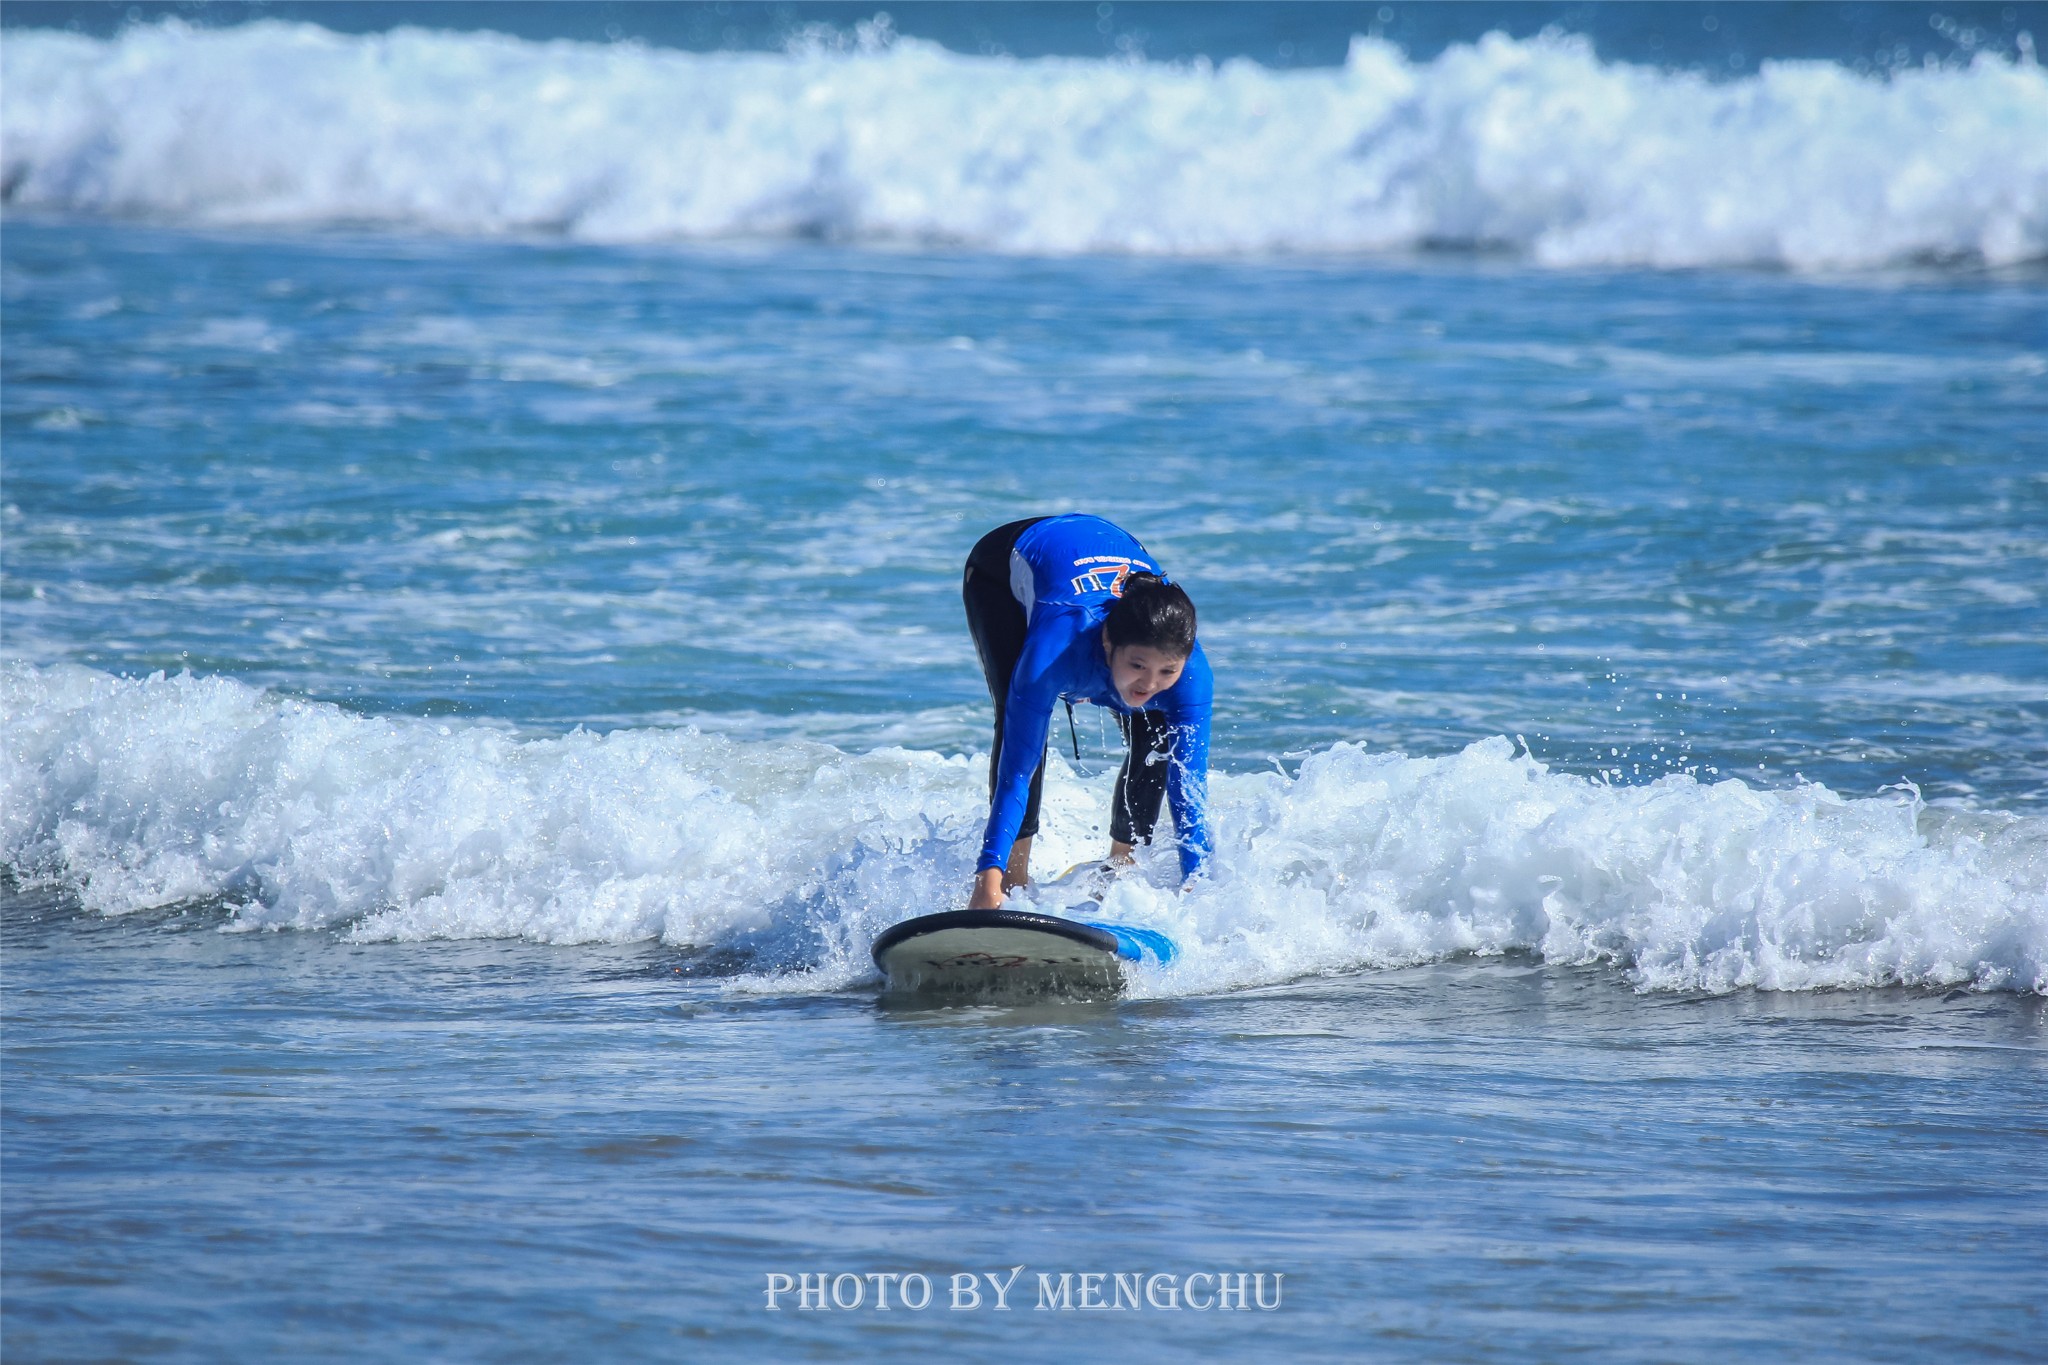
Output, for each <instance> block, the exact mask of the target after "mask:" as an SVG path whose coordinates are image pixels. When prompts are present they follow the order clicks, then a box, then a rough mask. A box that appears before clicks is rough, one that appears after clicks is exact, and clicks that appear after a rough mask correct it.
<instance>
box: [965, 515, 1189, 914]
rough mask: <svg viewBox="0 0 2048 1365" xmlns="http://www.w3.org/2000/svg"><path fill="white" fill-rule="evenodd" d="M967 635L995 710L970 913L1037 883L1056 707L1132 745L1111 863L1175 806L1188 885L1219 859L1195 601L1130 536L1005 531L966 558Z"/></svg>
mask: <svg viewBox="0 0 2048 1365" xmlns="http://www.w3.org/2000/svg"><path fill="white" fill-rule="evenodd" d="M961 595H962V596H963V597H964V598H965V600H966V604H967V629H968V631H969V632H970V633H971V634H972V635H973V636H974V649H975V652H976V653H977V654H979V655H980V656H981V671H982V673H983V675H984V676H985V677H986V678H987V680H988V690H989V695H990V696H991V697H992V698H993V699H994V701H995V710H996V725H995V747H994V748H993V749H992V750H991V752H990V757H989V812H988V824H987V826H986V828H985V829H984V831H983V833H982V841H981V858H980V860H979V862H977V863H976V865H975V876H974V894H973V898H972V899H971V900H970V901H969V902H968V909H970V910H993V909H996V908H998V907H999V906H1001V905H1002V903H1003V894H1004V892H1006V891H1008V890H1009V889H1010V888H1012V887H1017V886H1023V885H1025V884H1026V883H1028V882H1029V881H1030V880H1031V840H1032V837H1033V836H1034V835H1035V834H1037V832H1038V803H1039V792H1040V789H1041V788H1042V787H1043V785H1044V782H1045V744H1046V736H1047V734H1048V733H1049V732H1050V730H1051V727H1052V712H1053V705H1054V703H1056V702H1060V701H1064V702H1065V703H1066V704H1067V706H1068V708H1069V711H1068V722H1069V724H1070V725H1071V724H1072V707H1073V704H1074V703H1075V702H1083V701H1085V702H1093V703H1095V704H1096V705H1097V706H1106V707H1108V708H1109V709H1110V710H1112V711H1114V712H1115V713H1116V716H1117V724H1118V727H1119V728H1120V729H1121V730H1122V731H1123V733H1124V737H1125V739H1126V740H1127V741H1128V742H1129V745H1130V749H1129V752H1128V753H1127V754H1126V755H1125V757H1124V765H1123V771H1121V772H1120V773H1118V774H1117V779H1116V795H1115V797H1114V799H1113V800H1112V802H1111V805H1110V816H1109V840H1110V843H1109V861H1110V862H1111V863H1112V864H1121V863H1129V862H1130V861H1132V850H1133V849H1134V848H1135V847H1136V846H1137V845H1139V844H1149V843H1150V842H1151V841H1152V830H1153V827H1154V825H1156V824H1157V823H1158V819H1159V805H1160V801H1161V799H1162V797H1163V798H1165V799H1166V800H1167V801H1168V802H1169V804H1170V805H1171V807H1172V813H1173V828H1174V836H1175V840H1176V842H1177V844H1178V846H1179V851H1180V866H1181V876H1182V877H1183V879H1185V878H1188V877H1192V876H1194V875H1195V873H1196V872H1197V871H1199V870H1200V869H1201V867H1202V865H1203V863H1204V861H1205V860H1206V859H1207V857H1208V856H1209V850H1210V840H1209V825H1208V819H1207V816H1206V813H1205V806H1206V795H1207V791H1208V773H1209V711H1210V697H1211V692H1212V683H1211V678H1210V673H1209V661H1208V660H1207V659H1206V658H1205V657H1203V654H1202V646H1201V644H1200V643H1199V642H1198V641H1197V640H1196V639H1195V604H1194V603H1193V602H1191V601H1189V600H1188V595H1187V593H1186V592H1185V591H1183V590H1182V589H1181V587H1180V585H1179V584H1177V583H1175V582H1173V581H1172V580H1171V579H1170V578H1168V577H1166V575H1165V574H1164V573H1162V572H1161V571H1160V569H1159V566H1158V565H1157V564H1156V563H1154V562H1153V560H1152V557H1151V556H1150V555H1149V554H1147V553H1146V551H1145V547H1144V546H1142V545H1140V544H1139V543H1138V541H1137V539H1136V538H1135V537H1133V536H1132V535H1131V534H1130V533H1129V532H1127V531H1125V530H1123V529H1122V528H1120V527H1118V526H1115V525H1113V524H1112V523H1110V522H1107V521H1104V520H1103V519H1102V518H1101V517H1091V516H1086V515H1082V514H1079V513H1073V514H1069V515H1066V516H1058V517H1032V518H1029V519H1027V520H1024V521H1014V522H1011V523H1010V524H1009V525H1007V526H999V527H997V528H996V529H995V530H993V531H990V532H989V533H988V534H987V535H985V536H983V537H982V538H981V540H980V541H979V542H977V543H976V544H975V547H974V549H973V550H972V551H971V552H970V553H969V554H968V556H967V571H966V574H965V576H964V578H963V579H962V582H961Z"/></svg>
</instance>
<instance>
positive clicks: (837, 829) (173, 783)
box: [0, 664, 2048, 994]
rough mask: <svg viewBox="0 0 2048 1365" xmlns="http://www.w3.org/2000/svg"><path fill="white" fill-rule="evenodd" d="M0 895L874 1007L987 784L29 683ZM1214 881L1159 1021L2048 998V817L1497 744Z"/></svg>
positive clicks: (981, 773) (318, 707)
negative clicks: (1571, 994)
mask: <svg viewBox="0 0 2048 1365" xmlns="http://www.w3.org/2000/svg"><path fill="white" fill-rule="evenodd" d="M0 725H4V733H5V753H4V756H0V864H4V865H5V866H6V867H7V869H8V871H9V875H10V876H11V877H12V878H13V879H14V880H15V881H16V883H17V884H24V885H44V886H51V887H57V888H62V889H64V890H65V891H67V892H69V893H70V894H73V895H75V896H76V897H77V898H78V899H79V900H80V901H82V902H83V904H84V905H85V906H86V907H88V908H89V909H91V910H95V911H98V912H101V913H105V914H123V913H130V912H135V911H141V910H147V909H151V908H157V907H163V906H168V905H176V904H185V903H191V902H206V901H211V902H216V903H225V904H226V905H227V906H229V907H230V908H231V911H230V912H231V916H232V917H231V920H230V924H231V927H235V928H245V929H257V928H297V929H328V930H334V931H338V932H342V933H345V934H346V935H348V936H349V937H351V938H354V939H358V940H418V939H426V938H488V937H523V938H528V939H534V940H539V941H544V942H553V943H578V942H631V941H636V940H652V939H660V940H663V941H665V942H668V943H671V944H679V945H680V944H689V945H695V946H699V947H716V948H724V949H729V950H731V951H732V954H733V955H734V957H735V958H736V959H737V960H740V961H744V962H746V963H748V964H750V965H751V967H752V969H753V970H754V971H755V972H756V975H755V976H754V977H752V978H751V979H750V988H753V989H773V990H817V989H835V988H838V987H842V986H848V985H854V984H858V983H860V982H862V981H864V980H868V979H871V978H872V976H873V971H872V968H871V967H870V966H869V963H868V957H867V948H868V945H869V943H870V942H872V940H873V938H874V936H875V935H876V934H877V933H879V932H880V931H881V929H883V928H884V927H886V926H888V925H889V924H892V923H895V922H896V921H898V920H901V919H904V918H906V917H908V916H910V915H913V914H920V913H926V912H929V911H931V910H933V909H938V908H945V907H948V906H952V905H955V904H957V903H958V902H959V901H960V900H961V898H962V897H963V896H964V894H965V890H966V886H967V882H968V878H969V872H970V869H971V867H972V865H973V860H974V856H975V853H976V851H977V849H978V845H979V839H980V826H981V818H982V814H983V811H984V804H983V802H984V796H983V792H984V788H983V782H984V780H985V772H986V769H985V766H984V764H985V760H983V759H980V758H970V757H948V756H943V755H940V754H936V753H930V752H922V751H916V750H909V749H900V748H892V749H881V750H877V751H875V752H872V753H866V754H853V753H846V752H843V751H841V750H838V749H834V748H832V747H830V746H827V745H822V744H814V743H805V742H800V741H787V740H779V741H756V742H747V741H740V740H733V739H729V738H721V737H715V736H710V735H705V734H699V733H697V732H695V731H691V730H668V729H637V730H619V731H614V732H612V733H609V734H601V735H600V734H592V733H586V732H581V731H579V732H576V733H573V734H569V735H563V736H554V737H533V736H521V735H518V734H515V733H512V732H510V731H508V730H505V729H501V728H495V727H492V726H488V725H478V724H466V723H444V722H436V721H430V720H421V719H414V718H408V717H389V716H385V717H366V716H361V715H355V714H351V713H349V712H346V711H343V710H341V709H340V708H338V707H334V706H331V705H326V704H322V703H310V702H304V701H297V700H292V699H288V698H284V697H281V696H278V695H276V694H273V693H270V692H266V691H262V690H259V689H256V688H252V687H249V686H246V685H244V684H241V683H237V682H234V681H231V680H227V679H221V678H196V677H191V676H178V677H165V676H163V675H157V676H154V677H151V678H147V679H121V678H114V677H110V676H108V675H106V674H103V673H98V672H94V671H92V670H89V669H84V668H78V667H74V666H57V667H50V668H38V667H34V666H31V665H26V664H10V665H7V666H5V667H4V669H0ZM1107 783H1108V778H1107V777H1106V776H1104V777H1100V778H1088V779H1084V778H1082V777H1080V776H1077V775H1076V774H1075V773H1074V772H1072V771H1071V770H1070V769H1068V768H1066V767H1065V766H1064V765H1063V764H1059V763H1057V762H1055V763H1054V765H1053V770H1052V771H1051V772H1050V773H1049V774H1048V782H1047V792H1046V797H1047V799H1046V818H1045V827H1044V829H1043V831H1042V833H1041V835H1040V840H1039V851H1040V856H1041V859H1042V863H1043V865H1045V866H1048V867H1058V866H1060V865H1062V862H1063V861H1072V860H1078V859H1081V858H1083V857H1087V856H1091V855H1093V856H1099V854H1100V851H1101V846H1102V841H1103V835H1102V832H1101V831H1102V827H1103V824H1104V821H1105V817H1106V813H1107V807H1108V799H1109V792H1108V786H1107ZM1213 804H1214V807H1215V812H1216V822H1215V823H1216V834H1217V846H1218V852H1217V861H1216V866H1215V874H1214V876H1213V878H1212V879H1210V880H1208V881H1207V882H1206V883H1201V884H1198V885H1197V886H1196V887H1194V888H1193V889H1191V890H1189V891H1188V892H1186V893H1185V894H1179V893H1176V892H1175V891H1174V890H1173V889H1172V888H1171V887H1170V885H1168V884H1167V883H1168V881H1169V879H1170V878H1171V877H1172V875H1173V873H1172V865H1173V861H1174V860H1173V857H1172V855H1171V852H1170V851H1169V850H1166V849H1160V850H1158V851H1157V855H1156V856H1155V857H1154V858H1153V859H1152V860H1151V861H1150V862H1149V863H1148V864H1147V865H1146V866H1145V867H1144V869H1143V870H1142V871H1143V875H1139V876H1135V877H1130V878H1126V879H1125V880H1124V881H1123V882H1120V883H1119V884H1118V885H1117V886H1116V887H1115V888H1114V889H1113V890H1112V891H1111V893H1110V896H1109V898H1108V900H1107V901H1106V902H1105V906H1104V909H1105V911H1106V912H1107V913H1108V914H1110V915H1112V916H1114V917H1118V918H1123V919H1127V920H1130V921H1133V922H1139V923H1146V924H1151V925H1155V926H1157V927H1160V928H1164V929H1166V930H1168V931H1170V932H1172V933H1174V934H1175V935H1176V936H1177V937H1178V938H1179V939H1180V941H1181V942H1182V943H1183V945H1184V948H1185V953H1184V959H1183V961H1182V962H1180V963H1178V964H1176V966H1175V967H1173V968H1171V969H1169V970H1167V971H1165V972H1161V973H1157V974H1154V975H1151V976H1147V977H1145V978H1143V979H1142V980H1140V981H1139V982H1138V983H1137V989H1138V990H1140V991H1141V992H1147V993H1155V994H1188V993H1198V992H1210V991H1217V990H1227V989H1232V988H1238V987H1245V986H1256V985H1263V984H1270V983H1275V982H1280V981H1286V980H1291V979H1296V978H1300V977H1304V976H1312V975H1317V974H1334V973H1341V972H1350V971H1357V970H1361V969H1369V968H1376V967H1390V966H1399V965H1407V964H1414V963H1421V962H1428V961H1433V960H1438V959H1443V958H1448V957H1454V956H1460V955H1467V954H1481V955H1485V954H1499V953H1506V952H1526V953H1531V954H1534V955H1536V956H1539V957H1541V958H1542V959H1543V960H1545V961H1548V962H1553V963H1601V962H1605V963H1612V964H1615V965H1617V966H1619V967H1621V968H1622V969H1624V970H1625V971H1626V972H1627V973H1628V975H1629V977H1630V979H1631V980H1632V981H1634V982H1635V983H1636V984H1637V985H1638V986H1640V987H1643V988H1648V989H1677V988H1684V989H1705V990H1714V991H1725V990H1732V989H1736V988H1739V987H1744V986H1752V987H1760V988H1766V989H1809V988H1820V987H1848V986H1868V985H1878V984H1884V983H1907V984H1914V985H1967V986H1971V987H1975V988H1978V989H2005V990H2019V991H2031V992H2048V820H2043V819H2040V818H2038V817H2019V816H2013V815H2008V814H2002V813H1998V812H1961V811H1941V810H1930V809H1927V808H1925V807H1923V806H1922V805H1921V804H1920V802H1919V801H1918V799H1917V797H1916V796H1914V795H1913V794H1912V793H1910V792H1907V791H1901V792H1888V793H1885V794H1882V795H1880V796H1879V797H1875V798H1870V799H1859V800H1847V799H1844V798H1842V797H1840V796H1837V795H1836V794H1835V793H1833V792H1831V791H1829V790H1828V789H1826V788H1825V787H1820V786H1813V785H1805V786H1800V787H1797V788H1793V789H1790V790H1757V789H1754V788H1751V787H1748V786H1746V785H1744V784H1743V783H1742V782H1740V781H1735V780H1729V781H1722V782H1718V783H1714V784H1712V785H1705V784H1701V783H1699V782H1696V781H1695V780H1693V779H1692V778H1690V777H1684V776H1671V777H1666V778H1664V779H1662V780H1660V781H1658V782H1655V783H1653V784H1650V785H1648V786H1640V787H1614V786H1608V785H1605V784H1602V783H1599V782H1595V781H1591V780H1588V779H1586V778H1583V777H1577V776H1573V775H1570V774H1565V773H1559V772H1553V771H1550V770H1548V769H1547V768H1546V767H1545V766H1544V765H1543V764H1542V763H1540V762H1538V761H1536V760H1535V759H1534V758H1532V757H1530V756H1529V755H1528V754H1527V753H1526V752H1522V751H1518V750H1517V749H1516V747H1515V746H1513V745H1511V744H1510V743H1509V742H1508V741H1506V740H1504V739H1489V740H1485V741H1483V742H1480V743H1477V744H1473V745H1471V746H1470V747H1468V748H1466V749H1465V750H1464V751H1462V752H1460V753H1455V754H1449V755H1445V756H1442V757H1434V758H1413V757H1407V756H1404V755H1401V754H1397V753H1371V752H1367V751H1366V750H1364V749H1362V748H1360V747H1358V746H1355V745H1349V744H1340V745H1337V746H1335V747H1333V748H1330V749H1328V750H1325V751H1323V752H1320V753H1317V754H1315V755H1314V756H1312V757H1310V758H1309V759H1308V760H1307V761H1305V762H1304V763H1302V764H1301V766H1300V769H1299V771H1298V772H1296V773H1294V774H1291V775H1290V774H1286V773H1282V772H1279V771H1271V772H1265V773H1251V774H1236V775H1232V774H1219V775H1218V776H1217V778H1216V780H1215V791H1214V801H1213Z"/></svg>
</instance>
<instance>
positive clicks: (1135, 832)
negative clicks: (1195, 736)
mask: <svg viewBox="0 0 2048 1365" xmlns="http://www.w3.org/2000/svg"><path fill="white" fill-rule="evenodd" d="M1117 721H1118V723H1119V725H1120V727H1121V728H1122V730H1123V732H1124V737H1125V738H1126V739H1128V740H1129V741H1130V743H1131V751H1130V752H1129V753H1127V754H1125V755H1124V766H1123V771H1122V772H1119V773H1118V774H1117V775H1116V796H1115V797H1114V798H1112V799H1111V801H1110V804H1109V837H1110V838H1111V839H1113V840H1115V841H1116V842H1117V843H1119V844H1149V843H1151V842H1152V829H1153V827H1154V826H1155V825H1157V824H1158V823H1159V805H1160V803H1161V802H1162V801H1164V800H1165V799H1166V765H1167V763H1168V762H1170V761H1171V760H1170V759H1169V757H1168V756H1169V754H1171V752H1172V732H1171V731H1170V730H1169V729H1168V728H1167V726H1166V722H1165V720H1164V719H1163V718H1162V717H1160V716H1159V715H1157V714H1156V713H1154V712H1151V711H1134V712H1132V713H1131V714H1130V715H1129V716H1119V717H1117Z"/></svg>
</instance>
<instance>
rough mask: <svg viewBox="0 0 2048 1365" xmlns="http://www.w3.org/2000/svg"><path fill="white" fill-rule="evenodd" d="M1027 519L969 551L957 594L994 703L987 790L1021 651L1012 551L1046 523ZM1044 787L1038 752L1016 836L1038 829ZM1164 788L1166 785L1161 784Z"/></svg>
mask: <svg viewBox="0 0 2048 1365" xmlns="http://www.w3.org/2000/svg"><path fill="white" fill-rule="evenodd" d="M1044 520H1045V518H1044V517H1027V518H1025V519H1024V520H1023V521H1013V522H1011V523H1010V524H1009V525H1007V526H998V527H997V528H996V529H995V530H993V531H990V532H989V533H988V534H987V535H985V536H983V537H982V538H981V539H980V540H978V541H976V542H975V544H974V548H973V549H972V550H970V551H969V552H968V554H967V569H966V572H965V573H964V574H962V576H961V579H960V597H961V600H962V601H963V602H964V603H965V604H966V606H967V633H968V634H969V635H972V636H973V637H974V652H975V653H976V654H978V655H980V656H981V675H982V677H984V678H986V679H987V680H988V694H989V696H990V697H992V698H993V699H994V700H995V704H996V737H995V742H994V743H993V744H991V745H990V746H989V751H988V789H989V794H990V795H991V796H993V795H994V794H995V789H996V770H997V765H999V764H1000V763H1001V762H1002V760H1003V707H1004V704H1005V703H1006V702H1008V700H1009V697H1010V675H1011V674H1012V673H1013V672H1015V671H1016V668H1017V657H1018V656H1019V655H1020V654H1022V653H1023V652H1024V631H1025V628H1026V624H1027V623H1026V621H1025V619H1024V605H1023V603H1021V602H1019V601H1018V600H1017V598H1016V595H1015V594H1014V593H1012V592H1011V591H1010V551H1011V550H1012V549H1014V548H1016V544H1017V537H1018V536H1021V535H1023V534H1024V531H1025V529H1026V528H1027V527H1030V526H1034V525H1036V524H1037V523H1039V522H1041V521H1044ZM1165 780H1166V779H1165V778H1164V777H1161V778H1160V781H1161V783H1164V782H1165ZM1044 787H1045V755H1043V754H1040V755H1039V756H1038V768H1037V771H1035V772H1033V773H1032V774H1031V798H1030V800H1028V801H1026V802H1025V804H1024V823H1023V824H1021V825H1019V826H1017V837H1018V838H1019V839H1029V838H1030V837H1031V836H1032V835H1034V834H1036V833H1038V798H1039V793H1040V792H1041V791H1042V790H1043V789H1044ZM1161 790H1162V791H1163V790H1164V787H1163V786H1162V787H1161Z"/></svg>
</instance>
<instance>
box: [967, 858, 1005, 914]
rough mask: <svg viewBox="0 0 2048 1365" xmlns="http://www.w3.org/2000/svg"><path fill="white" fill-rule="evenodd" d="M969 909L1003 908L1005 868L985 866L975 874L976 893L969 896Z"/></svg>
mask: <svg viewBox="0 0 2048 1365" xmlns="http://www.w3.org/2000/svg"><path fill="white" fill-rule="evenodd" d="M967 908H968V909H969V910H1000V909H1002V908H1003V870H1002V869H1001V868H1000V867H985V868H983V869H982V870H981V871H979V872H977V873H975V874H974V894H973V895H972V896H970V897H968V900H967Z"/></svg>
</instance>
